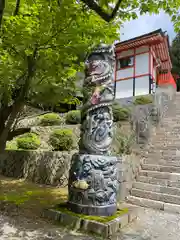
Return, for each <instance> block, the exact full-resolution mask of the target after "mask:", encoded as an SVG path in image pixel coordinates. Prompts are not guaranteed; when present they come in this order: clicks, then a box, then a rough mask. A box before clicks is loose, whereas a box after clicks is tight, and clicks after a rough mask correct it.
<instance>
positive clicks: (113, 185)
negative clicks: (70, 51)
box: [68, 45, 118, 216]
mask: <svg viewBox="0 0 180 240" xmlns="http://www.w3.org/2000/svg"><path fill="white" fill-rule="evenodd" d="M114 64H115V54H114V47H113V46H111V45H110V46H109V45H100V46H98V47H97V48H96V49H94V51H93V52H92V53H91V54H90V55H89V56H88V58H87V61H86V63H85V79H84V85H83V95H84V99H83V107H82V112H81V121H82V124H81V135H80V141H79V154H76V155H74V156H73V158H72V166H71V170H70V176H69V200H68V204H69V207H70V209H71V210H72V211H74V212H77V213H83V214H88V215H102V216H106V215H112V214H114V213H115V211H116V197H117V189H118V181H117V179H118V176H117V158H116V157H113V156H111V151H110V150H111V143H112V140H113V114H112V107H111V105H112V101H113V100H114V96H115V94H114V93H115V91H114Z"/></svg>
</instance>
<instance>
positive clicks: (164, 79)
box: [158, 72, 176, 88]
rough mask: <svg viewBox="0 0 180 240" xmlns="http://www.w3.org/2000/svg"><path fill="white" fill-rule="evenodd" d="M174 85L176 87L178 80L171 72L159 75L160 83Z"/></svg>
mask: <svg viewBox="0 0 180 240" xmlns="http://www.w3.org/2000/svg"><path fill="white" fill-rule="evenodd" d="M167 84H168V85H172V86H173V87H174V88H176V82H175V80H174V78H173V76H172V74H171V72H167V73H161V74H159V76H158V85H160V86H161V85H167Z"/></svg>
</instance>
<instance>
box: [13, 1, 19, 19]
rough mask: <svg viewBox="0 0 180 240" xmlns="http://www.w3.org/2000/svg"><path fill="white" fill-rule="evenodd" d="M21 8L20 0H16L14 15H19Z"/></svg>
mask: <svg viewBox="0 0 180 240" xmlns="http://www.w3.org/2000/svg"><path fill="white" fill-rule="evenodd" d="M19 8H20V0H16V8H15V10H14V16H16V15H18V13H19Z"/></svg>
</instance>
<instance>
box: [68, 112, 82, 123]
mask: <svg viewBox="0 0 180 240" xmlns="http://www.w3.org/2000/svg"><path fill="white" fill-rule="evenodd" d="M66 123H67V124H80V123H81V111H80V110H73V111H69V112H68V113H67V114H66Z"/></svg>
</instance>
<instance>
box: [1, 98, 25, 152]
mask: <svg viewBox="0 0 180 240" xmlns="http://www.w3.org/2000/svg"><path fill="white" fill-rule="evenodd" d="M23 105H24V103H23V102H19V101H17V102H15V103H14V104H13V106H12V112H11V113H10V115H9V118H8V120H7V123H6V125H5V126H4V129H3V131H2V132H1V134H0V153H1V152H3V151H4V150H5V148H6V141H7V139H8V134H9V132H10V130H11V127H12V125H13V123H14V120H15V118H16V117H17V115H18V113H19V112H20V111H21V109H22V107H23Z"/></svg>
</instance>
